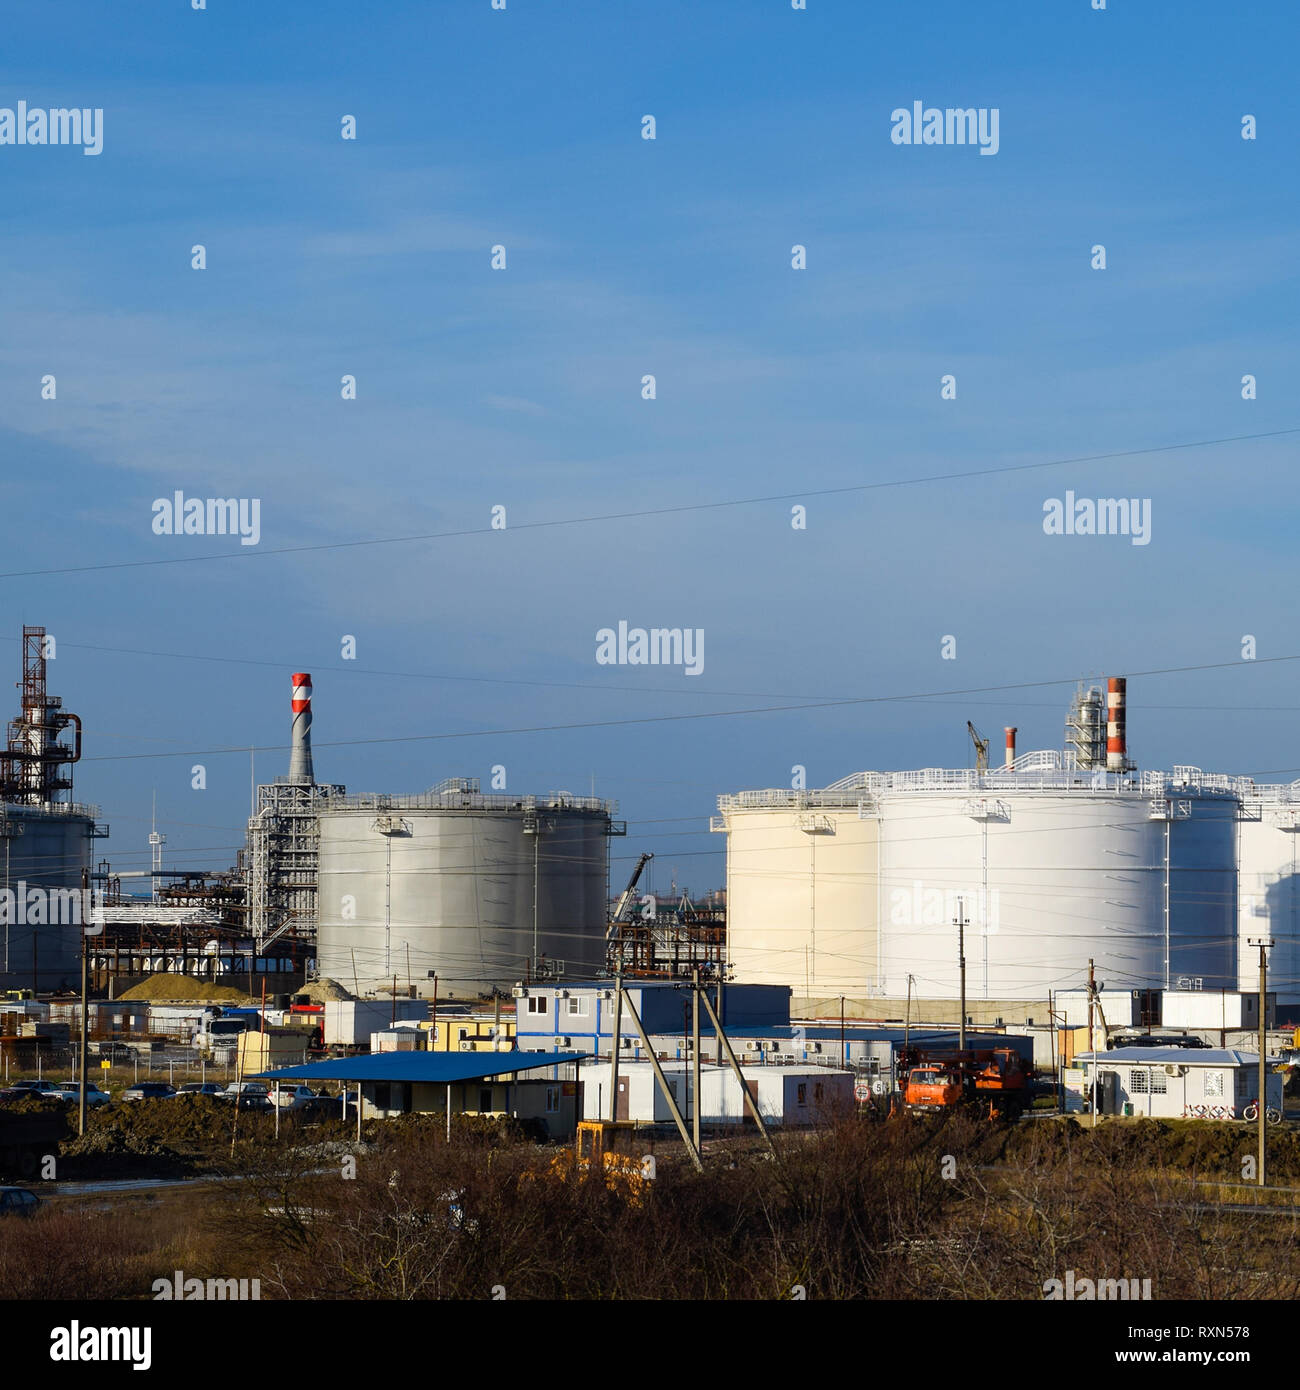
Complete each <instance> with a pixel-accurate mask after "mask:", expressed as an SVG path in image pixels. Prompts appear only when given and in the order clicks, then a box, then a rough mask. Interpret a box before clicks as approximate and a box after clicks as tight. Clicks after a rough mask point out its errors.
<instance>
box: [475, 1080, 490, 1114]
mask: <svg viewBox="0 0 1300 1390" xmlns="http://www.w3.org/2000/svg"><path fill="white" fill-rule="evenodd" d="M478 1108H479V1109H480V1110H481V1111H483V1112H485V1113H486V1112H487V1111H489V1110H491V1109H492V1088H491V1086H480V1087H479V1092H478Z"/></svg>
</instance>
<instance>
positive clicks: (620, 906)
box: [605, 852, 654, 941]
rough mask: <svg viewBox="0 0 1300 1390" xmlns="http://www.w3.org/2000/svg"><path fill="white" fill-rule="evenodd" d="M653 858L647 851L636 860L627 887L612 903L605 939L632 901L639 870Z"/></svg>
mask: <svg viewBox="0 0 1300 1390" xmlns="http://www.w3.org/2000/svg"><path fill="white" fill-rule="evenodd" d="M653 858H654V855H653V854H650V853H649V852H647V853H645V854H643V855H642V856H641V858H640V859H638V860H637V861H636V868H635V869H633V870H632V876H631V878H629V879H628V881H627V887H626V888H624V889H623V892H622V894H621V896H620V897H619V900H618V902H617V903H615V905H614V913H613V916H611V917H610V919H609V928H608V930H607V931H606V932H605V940H606V941H608V940H609V938H610V937H611V936H612V935H613V934H614V928H615V927H617V926H618V925H619V923H620V922H622V921H623V919H624V917H625V915H626V914H627V909H628V905H629V904H630V903H631V901H632V894H633V893H635V892H636V886H637V883H638V882H639V881H640V878H641V871H642V870H643V869H644V868H645V866H646V865H647V864H648V863H649V862H650V861H651V860H652V859H653Z"/></svg>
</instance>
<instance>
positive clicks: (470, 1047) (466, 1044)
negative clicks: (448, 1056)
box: [460, 1038, 474, 1052]
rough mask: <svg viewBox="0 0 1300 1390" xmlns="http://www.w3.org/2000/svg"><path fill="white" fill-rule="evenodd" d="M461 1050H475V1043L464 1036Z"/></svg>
mask: <svg viewBox="0 0 1300 1390" xmlns="http://www.w3.org/2000/svg"><path fill="white" fill-rule="evenodd" d="M460 1050H461V1051H462V1052H473V1051H474V1044H473V1043H472V1042H470V1040H469V1039H468V1038H462V1039H461V1041H460Z"/></svg>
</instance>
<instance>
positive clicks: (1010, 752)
mask: <svg viewBox="0 0 1300 1390" xmlns="http://www.w3.org/2000/svg"><path fill="white" fill-rule="evenodd" d="M1002 732H1003V733H1004V734H1006V736H1007V756H1006V761H1005V762H1004V763H1003V764H1002V766H1003V767H1004V768H1005V769H1006V770H1007V771H1008V772H1010V771H1011V769H1012V767H1014V766H1015V761H1016V730H1015V726H1014V725H1010V726H1008V727H1006V728H1004V729H1003V730H1002Z"/></svg>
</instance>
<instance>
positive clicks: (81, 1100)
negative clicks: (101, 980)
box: [77, 869, 90, 1135]
mask: <svg viewBox="0 0 1300 1390" xmlns="http://www.w3.org/2000/svg"><path fill="white" fill-rule="evenodd" d="M88 885H89V874H88V871H87V870H85V869H82V871H81V1047H80V1048H79V1049H78V1053H79V1055H78V1058H77V1133H78V1135H82V1134H85V1132H86V1041H87V1039H88V1038H89V1036H90V1030H89V1028H88V1027H87V1023H88V1021H89V1013H90V1010H89V1008H88V1006H87V1002H86V996H87V992H88V991H87V989H86V964H87V962H88V961H89V959H90V945H89V942H88V941H87V939H86V928H87V926H88V925H89V923H88V922H87V921H86V903H87V899H88V898H89V894H88V893H87V891H86V890H87V887H88Z"/></svg>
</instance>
